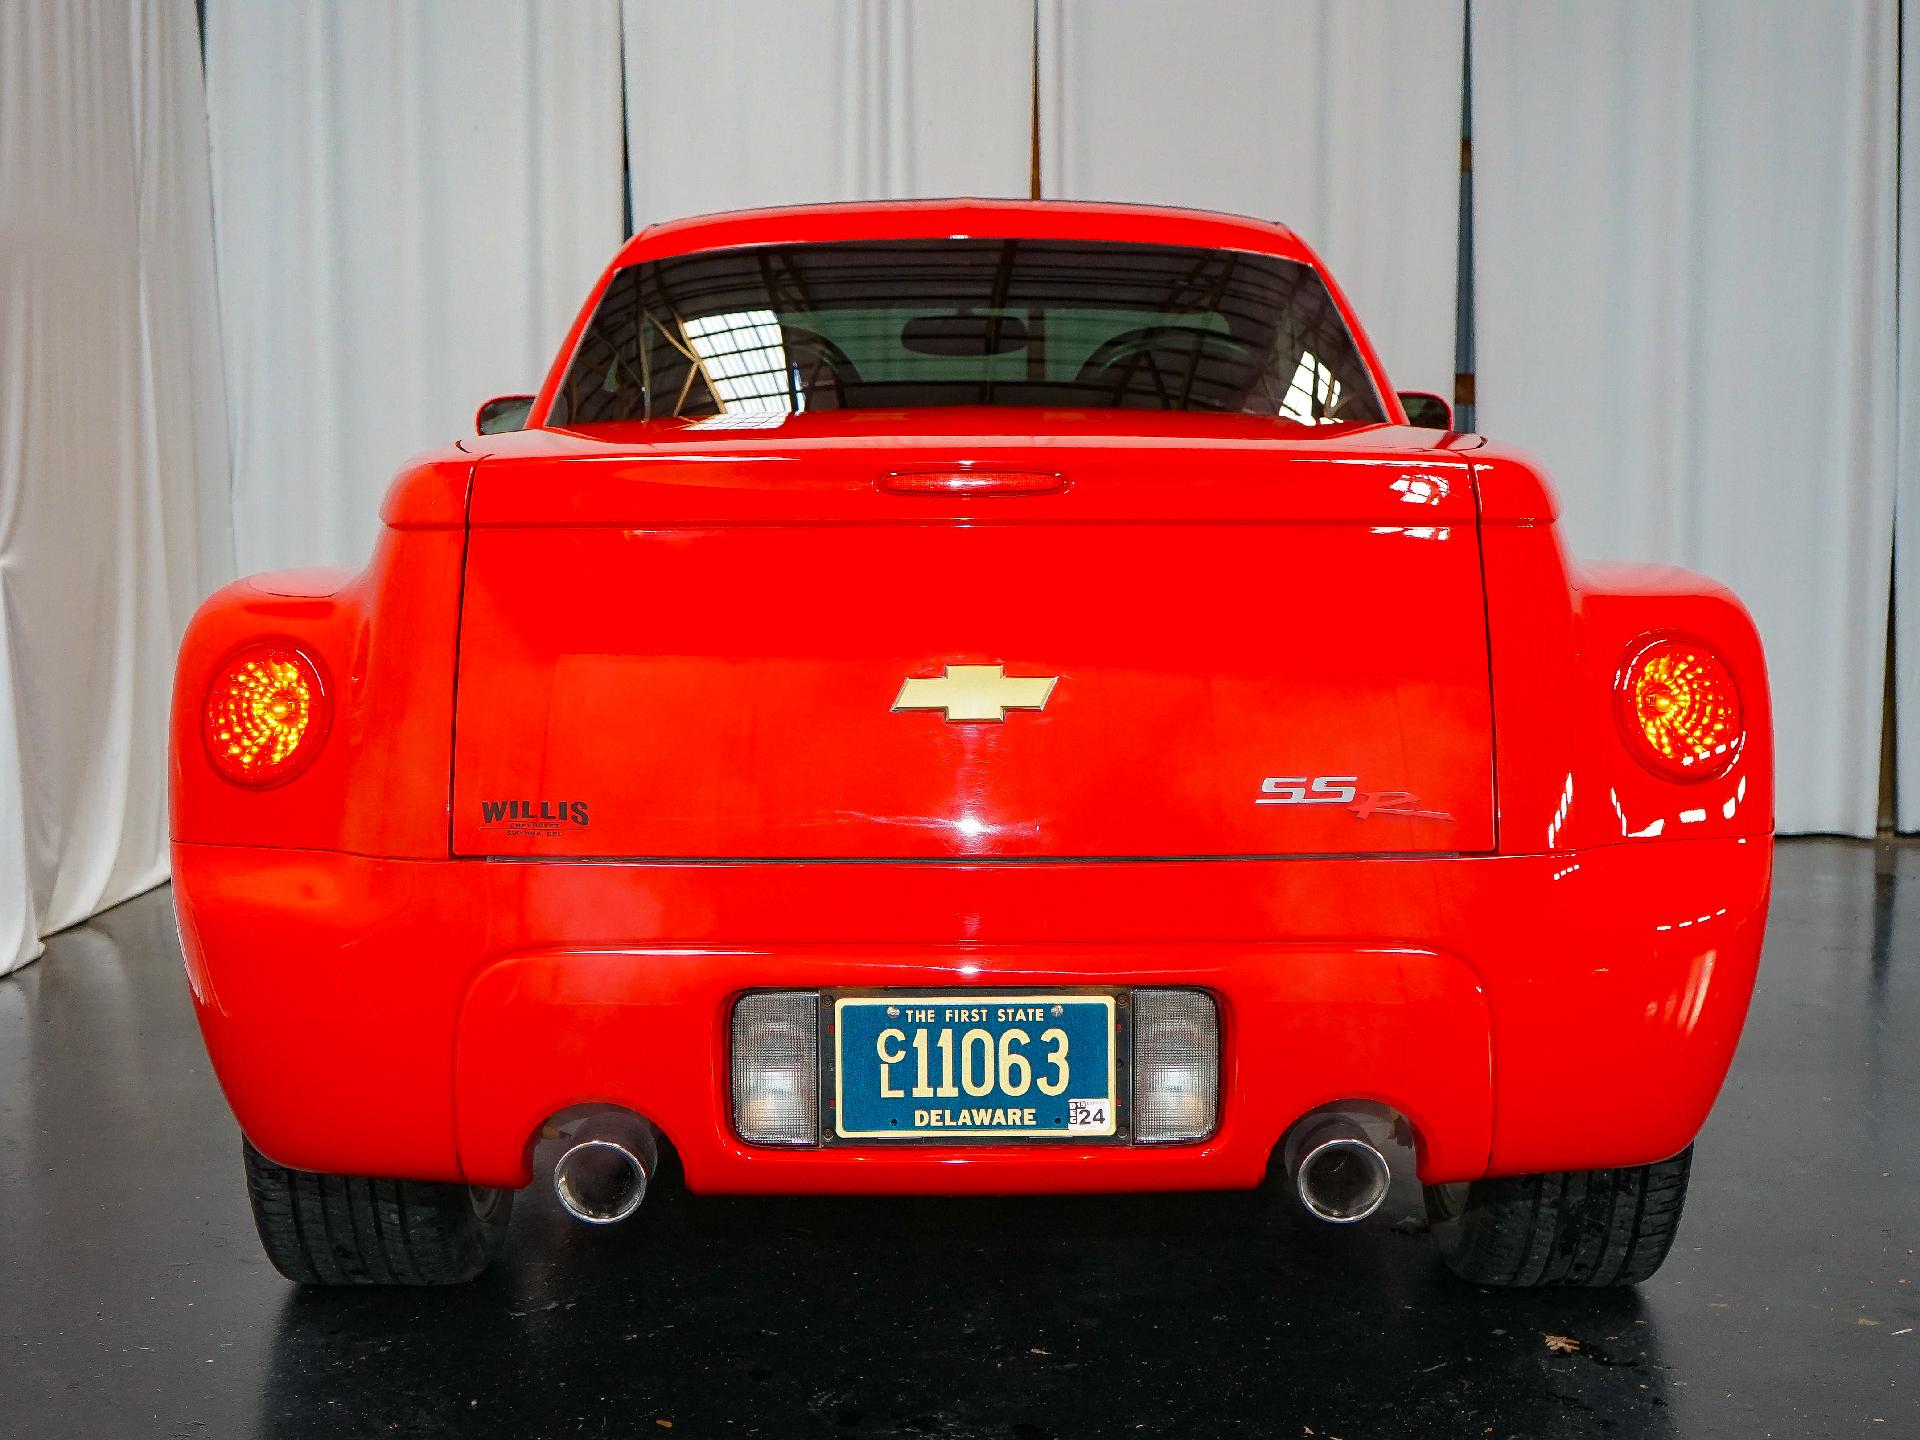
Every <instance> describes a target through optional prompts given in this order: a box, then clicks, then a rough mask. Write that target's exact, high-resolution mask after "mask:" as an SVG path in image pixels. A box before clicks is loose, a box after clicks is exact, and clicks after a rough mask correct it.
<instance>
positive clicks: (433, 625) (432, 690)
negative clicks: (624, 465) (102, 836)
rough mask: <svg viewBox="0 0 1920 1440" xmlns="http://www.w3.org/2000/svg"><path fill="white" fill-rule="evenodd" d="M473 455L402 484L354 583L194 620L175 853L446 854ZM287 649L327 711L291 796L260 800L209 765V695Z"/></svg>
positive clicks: (308, 577)
mask: <svg viewBox="0 0 1920 1440" xmlns="http://www.w3.org/2000/svg"><path fill="white" fill-rule="evenodd" d="M471 470H472V465H471V462H470V460H469V459H468V458H467V457H465V456H458V457H457V458H454V457H445V458H436V459H432V460H428V461H425V462H423V463H420V464H417V465H415V466H412V467H410V468H409V469H407V470H405V471H402V472H401V475H400V477H399V478H398V479H397V480H396V481H395V482H394V484H393V487H392V489H391V490H390V491H389V493H388V497H387V503H386V505H385V507H383V510H382V518H383V519H384V520H385V521H386V526H385V528H384V529H383V530H382V531H381V533H380V537H379V539H378V541H377V542H376V543H375V546H374V554H373V559H372V562H371V563H370V564H369V565H368V566H367V568H366V569H365V570H363V571H361V572H360V573H359V574H358V575H353V574H351V573H349V572H346V571H298V572H284V573H280V574H269V575H256V576H251V577H249V578H247V579H244V580H238V581H235V582H234V583H233V584H231V585H229V586H227V587H226V588H225V589H223V590H221V591H219V592H218V593H216V594H215V595H214V596H213V597H212V598H211V599H209V600H208V601H207V602H206V603H205V604H204V605H202V606H201V607H200V610H199V612H198V613H197V614H196V615H195V616H194V617H193V620H192V622H191V623H190V624H189V625H188V627H187V633H186V638H185V639H184V641H183V642H182V644H181V648H180V660H179V665H178V667H177V668H176V671H175V677H174V692H173V715H172V727H171V728H172V754H171V780H172V785H171V804H172V833H173V838H174V839H175V840H177V841H187V842H193V843H208V844H221V845H275V846H287V847H295V848H303V849H335V850H348V851H353V852H355V853H358V854H362V855H385V856H396V857H410V858H435V857H444V856H445V855H446V854H447V853H448V850H447V836H448V803H449V800H448V795H449V781H450V777H451V774H452V746H453V685H454V661H455V651H456V646H457V643H458V635H459V615H460V573H461V565H462V560H463V554H464V549H465V542H466V529H465V520H466V495H467V489H468V481H469V477H470V474H471ZM262 640H282V641H291V642H292V643H293V644H295V645H296V646H298V647H299V648H300V649H301V650H302V651H303V652H304V653H305V654H306V655H307V656H308V657H309V658H310V659H312V660H313V661H314V663H315V665H316V666H317V668H318V669H319V671H320V674H321V678H322V683H323V685H324V687H325V689H326V692H327V695H328V697H329V703H330V705H331V707H332V708H331V718H330V723H329V725H328V731H327V734H326V736H325V738H324V739H323V740H322V742H321V749H320V752H319V754H318V755H317V757H316V758H315V759H314V761H313V762H312V764H311V765H310V766H309V767H308V768H307V769H306V770H304V771H302V772H301V773H300V774H299V775H297V776H296V777H295V778H294V779H292V780H290V781H288V782H287V783H286V784H284V785H279V786H275V787H273V788H271V789H266V790H254V789H248V788H246V787H243V786H239V785H235V784H232V783H230V782H229V781H227V780H226V779H224V778H223V777H222V776H221V775H220V774H219V773H218V772H217V771H216V770H214V768H213V766H212V764H211V762H210V761H209V760H208V758H207V752H206V748H205V742H204V739H203V733H202V728H201V714H202V709H203V706H204V704H205V699H206V694H207V687H208V686H209V685H210V684H211V683H212V682H213V680H214V679H215V678H216V677H217V675H218V673H219V671H220V669H221V667H222V666H223V664H224V663H225V661H226V660H227V659H228V658H229V657H230V656H232V655H233V654H234V652H235V651H237V650H240V649H242V648H244V647H245V646H247V645H249V644H252V643H254V642H257V641H262Z"/></svg>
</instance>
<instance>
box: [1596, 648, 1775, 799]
mask: <svg viewBox="0 0 1920 1440" xmlns="http://www.w3.org/2000/svg"><path fill="white" fill-rule="evenodd" d="M1617 694H1618V699H1619V717H1620V728H1621V730H1622V731H1623V732H1624V733H1625V735H1626V737H1627V745H1628V748H1629V749H1631V750H1632V751H1633V752H1634V754H1636V755H1637V756H1639V757H1640V761H1641V763H1642V764H1644V765H1645V766H1647V768H1648V769H1650V770H1652V771H1653V772H1654V773H1655V774H1656V775H1661V776H1664V777H1666V778H1667V779H1670V780H1710V779H1712V778H1713V777H1714V776H1715V775H1718V774H1720V773H1721V772H1723V771H1724V770H1725V769H1726V768H1727V767H1728V766H1729V765H1731V764H1733V761H1734V757H1735V756H1736V755H1738V754H1739V753H1740V744H1741V741H1743V740H1744V739H1745V738H1746V729H1745V726H1744V725H1743V723H1742V721H1741V718H1740V691H1739V690H1738V688H1737V687H1736V686H1735V685H1734V683H1733V674H1732V672H1731V671H1729V670H1728V669H1727V665H1726V662H1725V661H1724V660H1722V659H1721V658H1720V657H1719V656H1718V655H1716V654H1714V653H1713V651H1711V650H1709V649H1708V648H1707V647H1706V646H1704V645H1698V644H1695V643H1694V642H1692V641H1689V640H1677V639H1666V640H1655V641H1653V642H1652V643H1651V644H1646V645H1643V646H1641V647H1640V648H1639V649H1636V650H1632V651H1630V652H1629V654H1628V658H1627V661H1626V663H1625V664H1624V665H1623V666H1621V669H1620V680H1619V685H1618V691H1617Z"/></svg>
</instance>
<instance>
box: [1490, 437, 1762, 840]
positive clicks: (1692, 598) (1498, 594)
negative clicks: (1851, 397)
mask: <svg viewBox="0 0 1920 1440" xmlns="http://www.w3.org/2000/svg"><path fill="white" fill-rule="evenodd" d="M1476 480H1477V481H1480V480H1484V481H1486V482H1488V483H1486V485H1485V488H1484V491H1483V493H1484V494H1485V495H1486V496H1487V497H1488V500H1489V503H1488V504H1487V505H1486V507H1485V508H1484V509H1483V512H1482V520H1481V545H1482V551H1481V553H1482V557H1483V564H1484V566H1485V571H1486V596H1487V622H1488V623H1487V628H1488V640H1489V662H1490V670H1491V682H1492V692H1493V716H1494V743H1495V766H1494V773H1495V784H1496V789H1497V794H1498V803H1499V829H1498V845H1499V850H1500V852H1501V853H1502V854H1510V855H1511V854H1539V853H1542V852H1544V851H1564V850H1573V849H1582V848H1586V847H1590V846H1595V845H1606V844H1621V843H1641V842H1646V841H1652V840H1659V839H1675V838H1685V839H1711V838H1717V837H1728V836H1740V837H1746V838H1754V837H1760V836H1766V835H1770V834H1772V832H1773V794H1774V790H1773V723H1772V711H1771V706H1770V702H1769V696H1768V691H1767V672H1766V661H1765V657H1764V656H1763V654H1762V652H1761V648H1760V638H1759V634H1758V632H1757V631H1756V630H1755V628H1754V624H1753V619H1752V617H1751V616H1750V615H1749V614H1748V613H1747V610H1746V607H1745V606H1743V605H1742V604H1741V603H1740V601H1739V600H1738V599H1736V598H1735V597H1734V595H1733V593H1732V592H1731V591H1729V590H1728V589H1727V588H1726V587H1725V586H1723V585H1720V584H1719V583H1717V582H1716V581H1713V580H1710V579H1708V578H1706V577H1705V576H1702V575H1696V574H1694V573H1692V572H1690V571H1686V570H1679V569H1674V568H1670V567H1665V566H1655V565H1613V564H1599V565H1584V566H1575V565H1573V564H1572V563H1571V562H1570V561H1569V560H1568V558H1567V556H1566V554H1565V552H1564V550H1563V549H1562V547H1561V544H1560V538H1559V535H1558V533H1557V530H1556V527H1555V524H1554V521H1553V513H1552V506H1551V500H1550V493H1551V492H1550V491H1548V490H1547V488H1546V481H1545V479H1544V477H1543V476H1541V475H1540V473H1539V471H1538V469H1537V468H1536V467H1534V466H1532V465H1531V464H1529V463H1528V462H1525V461H1523V460H1520V459H1518V458H1517V457H1495V458H1494V459H1492V460H1491V461H1488V462H1484V464H1483V463H1482V462H1476ZM1529 493H1532V494H1535V495H1539V496H1545V497H1547V500H1546V503H1544V504H1538V503H1535V504H1526V505H1515V504H1513V503H1512V501H1513V498H1514V497H1515V496H1516V495H1521V496H1524V495H1526V494H1529ZM1510 516H1511V518H1509V517H1510ZM1658 635H1677V636H1682V637H1685V638H1687V639H1691V640H1695V641H1701V642H1704V643H1705V644H1707V645H1709V646H1711V647H1712V648H1713V650H1714V651H1715V652H1717V653H1718V654H1719V655H1720V656H1721V658H1722V659H1723V660H1725V661H1726V663H1727V666H1728V667H1729V669H1730V670H1731V671H1732V673H1733V677H1734V682H1735V684H1736V685H1737V686H1738V687H1739V691H1740V700H1741V709H1742V713H1743V716H1744V719H1745V724H1746V740H1745V743H1744V745H1743V747H1742V749H1741V752H1740V754H1739V756H1738V757H1737V758H1736V759H1735V761H1734V763H1733V765H1732V766H1731V767H1730V768H1729V769H1728V770H1727V771H1726V772H1725V773H1724V774H1722V775H1719V776H1716V777H1714V778H1713V779H1710V780H1704V781H1694V782H1680V781H1674V780H1670V779H1666V778H1663V777H1661V776H1659V775H1656V774H1655V773H1654V772H1653V771H1651V770H1649V769H1648V768H1647V767H1646V766H1645V765H1643V764H1642V763H1641V762H1640V760H1639V758H1638V757H1637V756H1636V755H1635V754H1634V753H1633V752H1632V751H1631V750H1629V749H1628V747H1627V740H1626V737H1625V736H1624V735H1623V734H1622V733H1621V730H1620V726H1619V724H1618V722H1617V721H1616V719H1615V707H1614V691H1615V687H1616V684H1617V683H1618V680H1619V677H1620V672H1621V669H1622V667H1623V665H1624V662H1625V661H1626V659H1627V658H1628V656H1629V655H1630V654H1631V652H1632V651H1634V650H1635V649H1637V648H1638V647H1639V646H1640V645H1641V644H1642V643H1643V642H1644V641H1645V640H1646V639H1647V638H1648V637H1651V636H1658Z"/></svg>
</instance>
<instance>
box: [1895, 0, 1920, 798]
mask: <svg viewBox="0 0 1920 1440" xmlns="http://www.w3.org/2000/svg"><path fill="white" fill-rule="evenodd" d="M1900 57H1901V66H1900V68H1901V71H1902V73H1903V74H1904V75H1905V77H1906V79H1905V82H1904V83H1903V85H1902V87H1901V92H1900V299H1899V306H1898V315H1899V329H1900V354H1899V360H1898V366H1899V372H1898V373H1899V385H1898V387H1897V388H1898V390H1899V395H1900V402H1899V406H1900V408H1899V435H1898V439H1897V442H1896V444H1897V455H1898V472H1897V473H1898V482H1897V489H1896V492H1895V499H1894V503H1895V506H1896V509H1897V512H1898V513H1897V517H1896V523H1897V529H1898V535H1897V538H1896V540H1895V542H1894V567H1895V574H1894V582H1893V591H1894V608H1895V614H1894V675H1895V681H1896V685H1897V687H1898V688H1897V692H1896V694H1895V697H1894V701H1895V703H1894V714H1895V715H1896V716H1897V717H1898V728H1899V734H1898V736H1897V737H1896V738H1897V740H1898V746H1899V748H1898V752H1897V754H1896V755H1895V763H1894V774H1895V776H1896V777H1897V778H1898V782H1899V783H1898V794H1897V796H1896V800H1897V803H1898V813H1897V814H1896V815H1895V817H1894V820H1895V823H1896V824H1897V825H1898V827H1899V828H1900V829H1902V830H1908V831H1912V830H1920V0H1907V3H1906V4H1905V5H1903V6H1902V7H1901V34H1900Z"/></svg>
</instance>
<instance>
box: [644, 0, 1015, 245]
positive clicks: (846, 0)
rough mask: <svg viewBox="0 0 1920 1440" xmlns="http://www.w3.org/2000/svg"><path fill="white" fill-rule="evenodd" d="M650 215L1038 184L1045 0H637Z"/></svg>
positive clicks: (997, 190) (649, 218)
mask: <svg viewBox="0 0 1920 1440" xmlns="http://www.w3.org/2000/svg"><path fill="white" fill-rule="evenodd" d="M623 13H624V27H623V28H624V31H625V46H624V48H625V55H626V84H627V163H628V168H629V172H630V174H631V183H632V196H633V223H634V227H635V228H636V229H643V228H645V227H646V226H648V225H651V224H653V223H655V222H657V221H661V220H672V219H676V218H679V217H681V216H686V215H699V214H705V213H707V212H709V211H714V210H736V209H745V208H749V207H753V206H760V205H798V204H808V203H814V202H819V201H831V200H897V199H912V198H918V197H929V196H947V195H1014V196H1024V195H1026V194H1027V193H1028V189H1029V176H1030V173H1031V169H1032V164H1031V157H1032V140H1031V136H1032V115H1033V109H1032V99H1031V94H1032V78H1033V6H1032V0H915V3H913V4H911V5H905V4H896V3H891V0H785V3H782V4H780V5H768V4H762V3H758V0H626V7H625V10H624V12H623Z"/></svg>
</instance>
